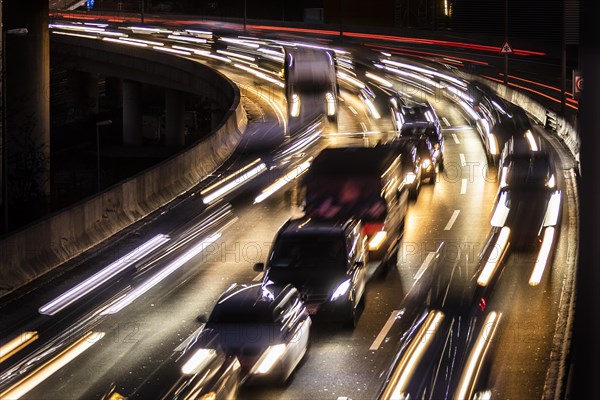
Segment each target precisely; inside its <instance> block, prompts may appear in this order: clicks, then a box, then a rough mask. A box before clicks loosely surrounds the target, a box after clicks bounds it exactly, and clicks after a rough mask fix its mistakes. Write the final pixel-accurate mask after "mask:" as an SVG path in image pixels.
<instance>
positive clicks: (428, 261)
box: [413, 251, 435, 281]
mask: <svg viewBox="0 0 600 400" xmlns="http://www.w3.org/2000/svg"><path fill="white" fill-rule="evenodd" d="M433 257H435V251H430V252H429V254H427V257H425V261H423V264H421V268H419V270H418V271H417V274H416V275H415V277H414V278H413V279H414V280H415V281H418V280H419V279H421V277H422V276H423V274H424V273H425V271H427V268H429V265H430V264H431V260H433Z"/></svg>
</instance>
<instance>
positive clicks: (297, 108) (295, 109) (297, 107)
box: [290, 93, 300, 117]
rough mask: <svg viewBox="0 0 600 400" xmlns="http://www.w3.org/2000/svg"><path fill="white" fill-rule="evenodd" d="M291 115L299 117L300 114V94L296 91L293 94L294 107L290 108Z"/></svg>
mask: <svg viewBox="0 0 600 400" xmlns="http://www.w3.org/2000/svg"><path fill="white" fill-rule="evenodd" d="M290 115H291V116H292V117H297V116H298V115H300V96H298V95H297V94H295V93H294V94H293V95H292V107H291V108H290Z"/></svg>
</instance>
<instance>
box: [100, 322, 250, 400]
mask: <svg viewBox="0 0 600 400" xmlns="http://www.w3.org/2000/svg"><path fill="white" fill-rule="evenodd" d="M240 380H241V368H240V363H239V362H238V360H237V358H235V357H234V356H230V355H227V354H226V353H225V352H224V351H223V349H222V348H221V347H220V345H219V338H218V335H217V334H216V332H214V331H211V330H200V331H197V332H195V333H194V334H193V335H191V336H190V337H189V338H188V339H186V340H185V341H184V342H182V343H181V345H179V346H178V347H177V348H176V349H175V350H174V352H173V354H172V355H171V356H170V357H169V358H168V359H167V360H166V361H164V362H163V363H162V364H161V365H160V367H159V368H157V369H156V370H154V372H153V373H152V374H151V375H150V376H148V377H147V378H146V379H145V380H144V381H143V383H142V384H141V385H139V386H137V387H136V388H135V389H133V390H131V391H130V390H128V389H127V388H126V387H124V386H123V385H122V384H120V383H119V384H116V385H114V386H113V387H112V388H111V390H110V391H109V393H108V394H107V395H105V396H104V398H105V399H109V400H124V399H140V400H144V399H215V398H216V399H225V400H233V399H236V398H237V394H238V389H239V384H240Z"/></svg>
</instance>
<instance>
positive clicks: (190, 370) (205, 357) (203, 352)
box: [181, 349, 217, 375]
mask: <svg viewBox="0 0 600 400" xmlns="http://www.w3.org/2000/svg"><path fill="white" fill-rule="evenodd" d="M216 356H217V352H216V351H215V350H214V349H198V350H196V352H195V353H194V354H193V355H192V356H191V357H190V359H189V360H187V361H186V362H185V364H183V366H182V367H181V373H182V374H184V375H192V374H197V373H198V372H199V371H200V370H201V369H202V368H204V367H205V366H206V365H208V363H209V362H210V361H211V360H212V359H213V358H215V357H216Z"/></svg>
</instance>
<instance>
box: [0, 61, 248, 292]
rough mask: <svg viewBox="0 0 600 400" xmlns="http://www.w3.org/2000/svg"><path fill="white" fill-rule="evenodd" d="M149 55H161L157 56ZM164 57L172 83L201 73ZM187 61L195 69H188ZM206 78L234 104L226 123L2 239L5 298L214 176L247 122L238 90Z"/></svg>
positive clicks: (206, 74) (0, 287)
mask: <svg viewBox="0 0 600 400" xmlns="http://www.w3.org/2000/svg"><path fill="white" fill-rule="evenodd" d="M149 56H150V57H153V58H154V57H156V55H155V54H151V55H149ZM162 57H163V63H162V64H163V66H162V67H161V68H162V70H163V71H167V72H168V73H169V76H168V78H169V79H170V80H171V82H174V81H177V80H178V78H177V76H179V79H181V80H183V81H185V80H189V79H191V77H190V76H189V74H187V73H182V72H181V71H182V69H181V67H185V68H184V69H187V70H188V72H189V73H196V72H198V68H199V67H198V64H197V63H194V62H192V61H187V60H183V61H182V60H181V59H179V60H177V61H172V60H169V59H172V58H174V57H173V56H171V55H162ZM165 59H166V60H165ZM138 61H139V60H138ZM185 62H188V63H190V64H194V65H187V66H185V65H184V64H185ZM169 63H171V65H174V66H176V67H175V68H174V70H173V71H168V69H166V68H164V65H167V64H169ZM146 67H148V65H146ZM177 67H179V68H177ZM176 69H178V71H175V70H176ZM202 75H203V78H206V79H209V78H210V80H211V86H212V89H216V88H217V87H218V86H220V87H221V90H220V91H219V92H220V93H221V99H220V102H225V101H227V102H229V105H228V106H227V107H226V108H227V109H228V111H227V112H226V114H225V118H224V121H223V122H222V123H221V125H220V126H218V127H217V129H216V130H215V131H214V132H212V134H211V135H210V136H209V137H207V138H206V139H204V140H202V141H201V142H199V143H198V144H196V145H195V146H193V147H192V148H190V149H187V150H185V151H183V152H182V153H180V154H179V155H177V156H174V157H172V158H170V159H168V160H165V161H164V162H162V163H161V164H159V165H156V166H155V167H152V168H151V169H149V170H147V171H145V172H142V173H140V174H138V175H136V176H134V177H132V178H130V179H127V180H126V181H124V182H122V183H120V184H118V185H115V186H114V187H112V188H109V189H107V190H106V191H104V192H102V193H100V194H98V195H96V196H94V197H92V198H89V199H87V200H84V201H82V202H80V203H78V204H76V205H74V206H72V207H70V208H68V209H65V210H63V211H61V212H59V213H57V214H54V215H52V216H50V217H48V218H46V219H44V220H42V221H40V222H38V223H36V224H34V225H31V226H28V227H26V228H24V229H23V230H21V231H18V232H16V233H14V234H12V235H11V236H8V237H5V238H2V240H0V295H5V294H7V293H9V292H10V291H12V290H14V289H16V288H19V287H21V286H23V285H25V284H27V283H28V282H31V281H32V280H33V279H35V278H37V277H39V276H41V275H43V274H44V273H46V272H48V271H50V270H52V269H53V268H55V267H56V266H58V265H60V264H61V263H64V262H65V261H68V260H69V259H71V258H73V257H75V256H77V255H79V254H81V253H82V252H84V251H86V250H88V249H90V248H91V247H93V246H95V245H97V244H98V243H100V242H102V241H103V240H105V239H107V238H109V237H110V236H112V235H113V234H115V233H117V232H119V231H120V230H122V229H124V228H125V227H127V226H129V225H130V224H132V223H134V222H136V221H138V220H139V219H141V218H143V217H144V216H146V215H148V214H149V213H151V212H152V211H154V210H156V209H157V208H159V207H161V206H163V205H165V204H166V203H168V202H169V201H171V200H173V199H174V198H175V197H177V196H178V195H180V194H181V193H182V192H184V191H186V190H188V189H189V188H191V187H192V186H194V185H195V184H197V183H198V182H199V181H200V180H202V179H203V178H204V177H206V176H207V175H208V174H210V173H211V172H213V171H214V170H215V169H216V168H217V167H219V166H220V165H221V164H222V163H223V162H224V161H225V160H226V159H227V158H228V157H229V156H230V155H231V154H232V152H233V150H234V149H235V147H236V146H237V144H238V143H239V141H240V138H241V135H242V134H243V132H244V130H245V129H246V124H247V118H246V113H245V111H244V109H243V107H242V105H241V102H240V95H239V91H238V89H237V87H235V85H234V84H233V83H232V82H231V81H229V80H228V79H227V78H225V77H224V76H222V75H221V74H218V73H217V72H216V71H213V72H212V74H211V73H210V70H209V69H208V68H206V67H203V68H202ZM211 75H212V76H211ZM169 79H167V80H169ZM173 86H179V87H180V86H182V85H181V84H177V85H173ZM192 87H193V86H192ZM197 87H198V86H197ZM200 89H201V88H199V90H200Z"/></svg>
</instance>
